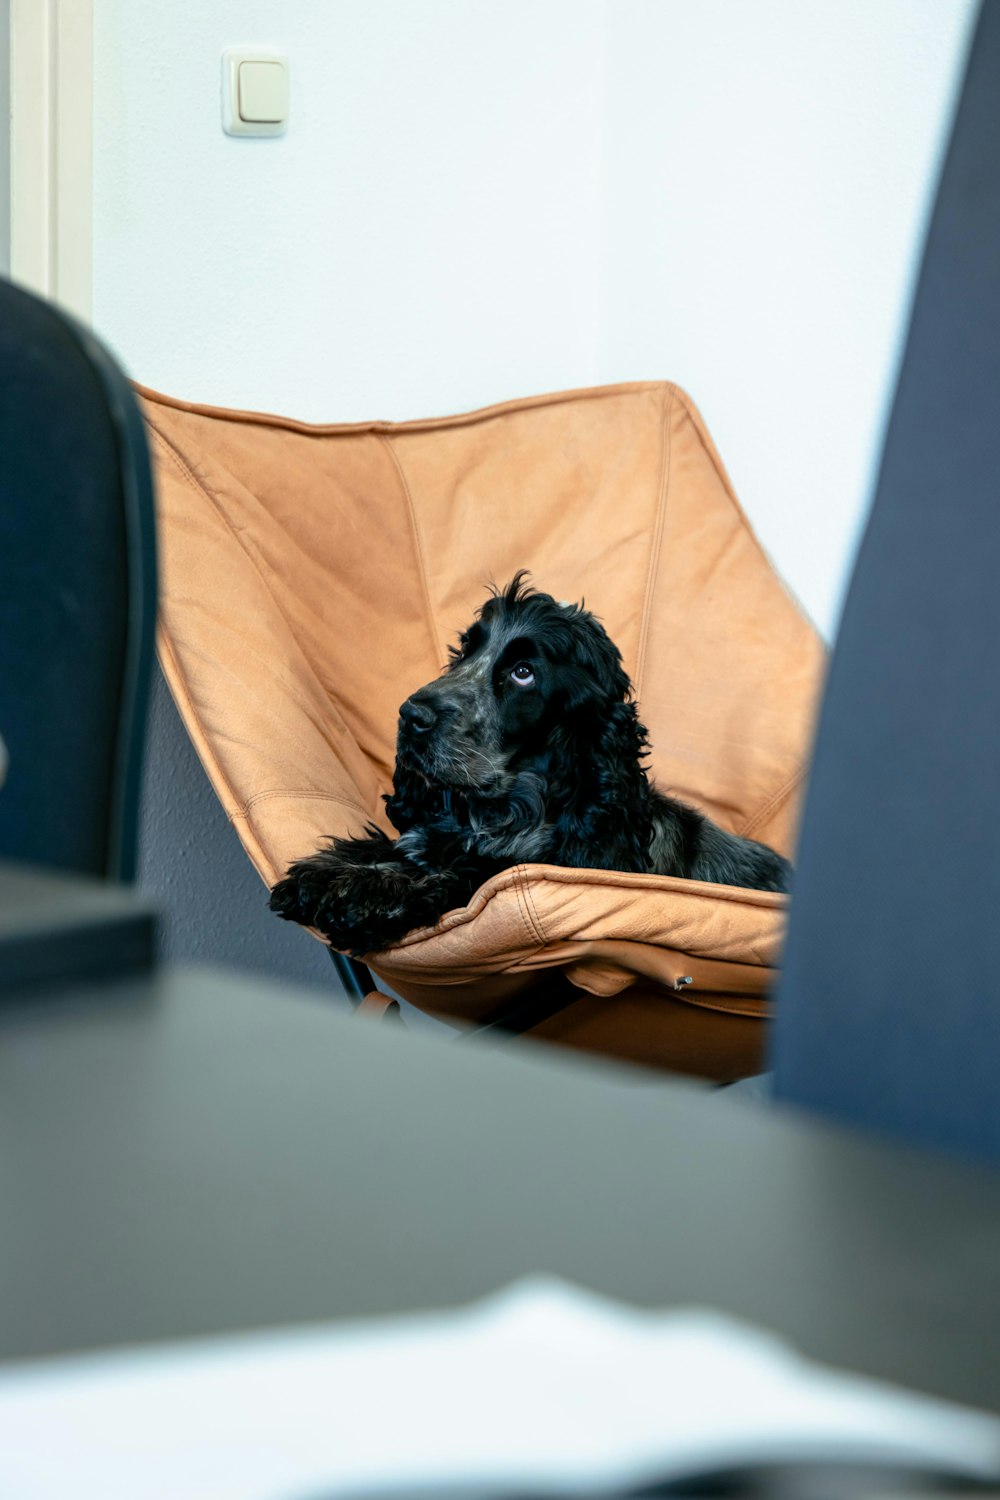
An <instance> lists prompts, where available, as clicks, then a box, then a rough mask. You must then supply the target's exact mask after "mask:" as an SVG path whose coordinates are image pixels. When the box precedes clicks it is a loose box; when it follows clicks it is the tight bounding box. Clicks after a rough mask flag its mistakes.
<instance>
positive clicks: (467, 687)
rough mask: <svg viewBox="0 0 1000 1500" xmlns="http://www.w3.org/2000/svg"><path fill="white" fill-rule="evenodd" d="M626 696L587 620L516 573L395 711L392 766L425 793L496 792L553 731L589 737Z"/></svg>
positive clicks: (616, 663)
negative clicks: (442, 664)
mask: <svg viewBox="0 0 1000 1500" xmlns="http://www.w3.org/2000/svg"><path fill="white" fill-rule="evenodd" d="M630 692H631V687H630V684H629V680H628V678H627V676H626V675H625V672H624V670H623V668H622V664H621V657H620V655H619V653H618V649H617V647H616V646H615V645H614V644H613V642H612V641H611V640H610V639H609V638H608V636H607V634H606V632H605V630H604V628H603V627H602V626H601V625H600V623H599V622H598V621H597V620H596V619H595V618H594V616H593V615H592V614H590V613H589V612H588V611H587V610H586V609H584V608H583V606H582V605H577V604H560V603H558V602H557V601H556V600H555V599H553V598H552V597H551V595H549V594H542V593H538V592H536V591H535V590H534V589H533V588H531V587H530V585H529V584H528V583H527V582H526V575H525V574H524V573H518V574H517V576H516V577H515V578H514V579H513V580H512V582H511V583H509V584H508V585H507V587H506V588H504V589H497V590H495V591H494V592H493V593H492V594H491V596H490V598H489V599H487V601H486V603H485V604H484V605H483V607H482V608H481V609H480V610H479V612H478V614H477V616H476V618H475V620H474V622H473V624H472V625H471V626H470V627H469V629H468V630H466V631H465V632H464V633H463V634H462V636H461V637H460V640H459V644H458V646H457V647H456V648H454V649H453V651H452V654H451V661H450V662H449V664H448V666H447V667H446V669H445V671H444V672H443V673H442V675H441V676H440V677H438V678H436V679H435V680H434V681H433V682H429V683H428V684H427V686H426V687H422V688H420V689H419V691H417V692H415V693H413V694H412V695H411V697H409V698H407V700H406V702H405V703H404V704H403V705H402V707H401V708H400V711H399V735H398V740H397V760H398V767H399V768H400V769H404V770H405V771H407V772H409V773H416V774H417V775H418V776H419V777H420V778H422V779H423V780H425V781H426V782H428V783H431V784H432V785H436V786H443V787H452V788H461V789H466V790H469V791H477V792H484V793H502V792H503V791H504V789H505V787H506V786H507V785H509V783H510V781H511V779H512V777H513V776H514V775H515V774H516V773H517V772H518V771H520V770H524V769H525V768H530V767H531V766H532V765H533V764H534V763H536V762H537V763H539V764H541V762H542V760H543V759H544V756H545V754H546V748H547V746H548V744H549V742H550V740H551V737H552V735H553V734H554V732H555V731H556V730H561V731H565V730H566V728H567V727H568V726H570V725H575V726H578V727H579V728H580V729H581V730H582V731H584V732H588V733H591V734H593V733H596V732H598V731H599V729H600V726H601V724H602V722H603V721H604V720H605V719H606V717H607V716H608V715H609V714H610V712H611V710H612V708H613V705H615V704H620V703H622V702H624V701H625V700H626V698H627V697H628V696H629V694H630Z"/></svg>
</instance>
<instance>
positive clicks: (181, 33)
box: [95, 0, 974, 632]
mask: <svg viewBox="0 0 1000 1500" xmlns="http://www.w3.org/2000/svg"><path fill="white" fill-rule="evenodd" d="M973 12H974V6H973V4H972V0H753V3H751V0H697V3H691V0H476V3H475V4H471V3H469V0H422V3H420V4H407V3H405V0H280V3H279V0H214V3H213V4H212V5H204V4H201V3H200V0H174V3H173V4H171V5H155V4H150V3H148V0H147V3H143V4H136V3H135V0H95V25H96V37H95V67H96V103H95V114H96V138H95V156H96V181H95V323H96V326H97V327H98V329H99V330H101V331H102V332H103V333H104V335H105V337H107V338H108V339H109V340H110V341H111V343H112V344H113V345H114V346H115V347H116V348H117V349H118V351H119V352H120V354H121V355H122V357H123V358H124V360H125V361H126V363H127V365H128V366H129V367H130V369H131V371H132V373H133V374H134V375H135V376H136V377H137V378H138V379H140V380H142V381H144V382H146V383H148V384H151V385H154V386H158V387H160V388H162V389H165V390H167V391H170V392H173V393H175V394H181V395H185V396H189V397H192V398H195V399H198V398H200V399H203V400H209V401H216V402H221V403H224V404H234V405H248V406H259V407H264V408H270V409H278V410H282V411H288V412H292V413H295V414H297V415H300V416H304V417H307V418H314V419H326V420H345V421H346V420H351V419H355V418H365V417H371V416H384V417H394V418H405V417H411V416H423V415H431V414H438V413H443V412H446V411H456V410H463V409H467V408H469V407H473V406H476V405H479V404H482V403H485V402H488V401H492V400H501V399H505V398H507V397H510V396H515V395H519V394H527V393H529V392H534V391H542V390H547V389H553V388H559V387H563V386H573V385H586V384H590V383H595V382H603V381H610V380H629V379H635V378H639V377H647V376H649V377H661V376H665V377H668V378H671V379H674V380H677V381H679V382H680V383H681V384H683V385H685V386H686V387H687V388H688V389H689V391H690V392H691V394H692V395H693V396H694V398H695V400H696V401H697V402H698V403H699V405H700V406H701V408H702V410H703V412H704V414H705V416H706V419H707V420H708V423H709V426H710V428H711V430H712V431H713V434H714V436H715V437H716V441H717V443H718V445H719V447H720V449H721V452H722V455H723V457H724V459H725V460H726V462H727V464H728V466H729V469H730V471H731V474H732V476H733V479H734V482H735V484H736V487H737V490H738V491H739V493H740V495H741V498H742V499H743V501H744V504H745V505H746V507H747V509H748V511H749V513H750V515H751V518H752V519H753V521H754V522H755V524H756V525H757V527H758V529H759V531H760V533H761V536H762V539H763V540H764V542H765V544H766V546H767V547H768V548H769V550H770V551H771V553H772V555H773V556H774V557H775V559H776V561H777V563H778V565H779V568H780V569H781V571H782V572H783V574H784V576H785V577H786V578H787V580H788V582H789V583H790V585H791V586H792V587H793V589H794V590H795V591H796V592H797V594H798V595H799V597H800V598H801V599H802V601H803V603H804V604H805V606H806V607H807V609H808V610H809V611H810V612H811V613H812V615H813V617H814V618H815V619H816V621H817V623H818V624H819V625H820V627H821V628H822V629H823V630H824V631H827V632H829V631H830V630H831V628H832V625H833V623H834V620H835V617H836V608H837V602H838V599H839V595H840V589H841V585H842V581H843V578H844V574H845V569H846V567H847V564H848V562H849V559H850V556H851V552H852V548H853V545H854V541H855V537H856V532H857V527H858V524H859V519H860V517H861V515H862V513H863V509H864V505H865V503H866V500H867V497H868V494H869V490H870V486H871V481H872V466H873V462H874V459H875V456H876V454H877V446H878V439H879V436H880V433H881V428H882V422H883V419H884V415H885V408H886V400H887V396H888V393H889V392H890V390H891V385H892V376H893V371H894V368H895V362H896V359H897V356H898V351H899V343H900V337H901V333H902V330H903V328H904V325H905V312H906V307H907V303H908V298H909V293H910V289H911V278H912V271H913V267H914V263H915V253H916V250H917V247H918V245H919V239H920V233H921V229H922V225H923V222H924V216H925V212H926V208H927V204H928V202H929V196H930V193H931V190H932V187H933V183H934V178H935V172H936V167H937V163H938V159H939V154H940V150H941V146H942V141H943V140H944V138H945V133H946V129H947V122H948V120H949V118H950V111H951V106H952V102H953V93H954V88H955V85H956V82H957V80H958V78H959V76H960V71H961V61H962V57H963V52H964V47H965V44H966V41H967V37H968V32H969V26H970V21H971V18H972V16H973ZM240 42H249V43H267V42H274V43H275V44H278V45H281V46H282V47H284V48H286V49H287V51H288V52H289V54H290V57H291V63H292V70H293V72H292V101H293V102H292V123H291V126H290V129H289V132H288V135H287V136H286V137H285V138H282V139H278V140H240V139H232V138H230V137H227V136H225V135H223V133H222V131H221V128H220V124H219V104H218V91H219V54H220V53H221V51H222V49H223V47H225V46H228V45H231V44H236V43H240Z"/></svg>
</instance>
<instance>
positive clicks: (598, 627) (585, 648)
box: [561, 605, 632, 710]
mask: <svg viewBox="0 0 1000 1500" xmlns="http://www.w3.org/2000/svg"><path fill="white" fill-rule="evenodd" d="M561 608H563V609H564V610H565V612H566V615H567V619H569V620H571V621H572V630H571V632H570V636H569V650H568V652H567V657H568V659H569V661H570V663H571V664H572V666H573V667H575V668H576V672H575V673H574V675H573V679H572V680H571V682H570V684H569V703H568V707H569V708H570V710H574V709H577V708H582V707H583V706H584V705H585V704H588V703H593V702H595V700H596V701H598V702H600V703H602V704H609V703H624V702H626V701H627V699H629V698H630V697H631V696H632V684H631V682H629V679H628V676H627V674H626V672H625V668H624V667H623V666H622V659H621V653H620V651H619V650H618V647H617V646H616V645H615V643H614V641H613V640H612V639H611V637H610V636H609V635H608V633H607V631H606V630H605V629H604V626H603V625H602V624H601V623H600V621H599V620H598V619H596V618H595V616H594V615H592V614H591V613H590V612H589V610H586V609H584V608H583V607H582V605H568V606H567V605H563V606H561ZM578 674H579V675H578Z"/></svg>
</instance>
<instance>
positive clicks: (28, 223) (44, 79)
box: [10, 0, 94, 323]
mask: <svg viewBox="0 0 1000 1500" xmlns="http://www.w3.org/2000/svg"><path fill="white" fill-rule="evenodd" d="M93 33H94V14H93V0H10V101H11V119H10V274H11V279H12V280H13V281H18V282H20V283H21V284H22V285H23V286H27V287H29V288H30V289H31V290H32V291H35V292H39V293H41V295H42V296H45V297H50V298H52V299H53V300H54V301H55V302H58V303H59V304H60V305H61V306H63V307H65V308H66V309H67V310H68V311H69V312H71V313H74V314H75V315H76V317H78V318H80V319H81V320H82V321H84V322H87V323H89V322H90V319H91V312H92V306H93V260H94V248H93V222H94V210H93V181H94V124H93V113H94V69H93V56H94V46H93Z"/></svg>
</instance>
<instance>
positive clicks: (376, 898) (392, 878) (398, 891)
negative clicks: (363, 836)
mask: <svg viewBox="0 0 1000 1500" xmlns="http://www.w3.org/2000/svg"><path fill="white" fill-rule="evenodd" d="M412 885H413V881H412V878H409V877H408V875H407V873H406V871H405V870H404V869H403V868H402V867H400V866H399V865H357V864H352V863H346V862H345V863H340V862H338V861H336V860H334V859H332V858H331V857H330V856H329V855H321V856H318V857H317V858H315V859H311V860H310V859H306V860H302V861H301V862H300V863H299V864H296V865H293V866H292V868H291V870H289V872H288V874H287V875H286V876H285V878H284V880H279V882H278V884H277V885H276V886H275V887H274V889H273V890H272V891H271V899H270V903H269V904H270V908H271V910H272V911H273V912H276V913H277V915H278V916H279V917H284V918H285V920H286V921H289V922H299V923H301V924H302V926H304V927H314V928H316V930H317V931H319V932H321V933H322V934H323V936H324V937H325V938H326V939H327V940H328V941H329V942H330V944H331V945H332V946H333V947H334V948H337V949H339V950H340V951H341V952H344V953H351V954H353V955H355V956H357V957H360V956H361V955H362V954H365V953H374V952H378V951H380V950H381V949H383V948H388V947H390V946H391V945H392V944H393V943H394V942H396V941H398V939H399V938H401V937H403V936H404V934H405V933H407V932H409V931H410V929H411V928H413V927H416V926H418V925H419V919H418V918H416V917H414V916H411V915H410V913H409V910H408V901H407V897H408V895H409V893H410V891H411V888H412Z"/></svg>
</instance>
